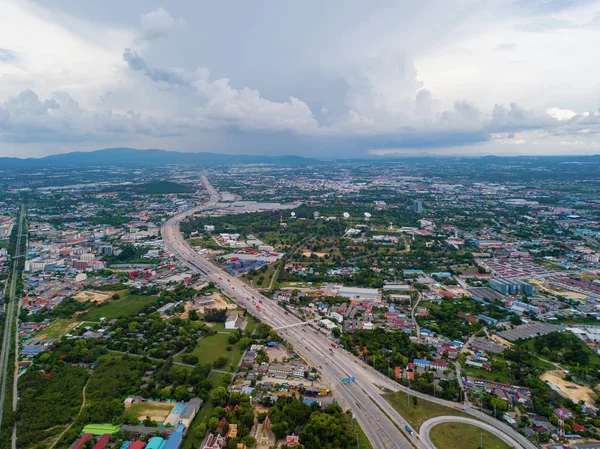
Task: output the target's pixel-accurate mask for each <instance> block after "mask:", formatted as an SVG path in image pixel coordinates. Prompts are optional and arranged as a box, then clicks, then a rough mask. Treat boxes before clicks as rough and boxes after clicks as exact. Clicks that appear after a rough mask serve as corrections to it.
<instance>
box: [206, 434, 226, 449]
mask: <svg viewBox="0 0 600 449" xmlns="http://www.w3.org/2000/svg"><path fill="white" fill-rule="evenodd" d="M225 446H227V440H226V439H225V438H224V437H222V436H221V435H214V434H212V433H211V434H209V435H208V438H206V443H205V444H204V447H203V448H202V449H223V448H224V447H225Z"/></svg>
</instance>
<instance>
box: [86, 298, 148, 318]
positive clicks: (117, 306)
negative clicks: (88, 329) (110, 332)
mask: <svg viewBox="0 0 600 449" xmlns="http://www.w3.org/2000/svg"><path fill="white" fill-rule="evenodd" d="M157 300H158V297H157V296H143V295H125V296H123V297H122V298H119V299H111V300H110V301H107V302H104V303H103V304H101V305H99V306H97V307H94V308H92V309H91V310H90V311H89V312H88V313H85V314H83V315H81V316H80V320H82V321H84V320H85V321H98V320H99V319H100V318H103V317H104V318H106V319H109V320H110V319H113V318H120V317H124V316H131V315H137V314H138V313H139V312H140V311H141V310H142V309H143V308H144V307H146V306H149V305H150V304H153V303H155V302H156V301H157Z"/></svg>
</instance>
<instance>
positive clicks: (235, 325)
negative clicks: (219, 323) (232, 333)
mask: <svg viewBox="0 0 600 449" xmlns="http://www.w3.org/2000/svg"><path fill="white" fill-rule="evenodd" d="M241 325H242V318H241V317H240V316H239V314H238V313H237V312H229V314H228V315H227V321H225V329H229V330H233V329H239V328H240V327H241Z"/></svg>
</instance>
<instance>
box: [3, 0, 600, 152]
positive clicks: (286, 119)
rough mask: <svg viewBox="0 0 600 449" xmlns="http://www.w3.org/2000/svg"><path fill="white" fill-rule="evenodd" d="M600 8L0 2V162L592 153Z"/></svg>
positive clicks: (494, 0)
mask: <svg viewBox="0 0 600 449" xmlns="http://www.w3.org/2000/svg"><path fill="white" fill-rule="evenodd" d="M598 42H600V1H591V0H516V1H515V0H481V1H480V0H452V1H450V2H449V1H448V0H421V1H419V2H414V1H408V0H389V1H388V0H374V1H371V2H365V1H362V0H344V1H343V2H323V1H316V0H315V1H313V0H304V1H302V2H282V1H281V0H261V1H259V2H248V1H245V0H232V1H229V2H214V1H210V2H209V1H198V0H171V1H169V2H164V1H159V2H157V1H153V0H128V1H126V2H123V1H115V0H103V1H102V2H91V1H80V0H2V1H1V2H0V156H10V157H41V156H45V155H48V154H54V153H65V152H70V151H90V150H95V149H100V148H107V147H134V148H162V149H167V150H178V151H190V152H191V151H194V152H199V151H208V152H217V153H232V154H267V155H280V154H296V155H301V156H310V157H321V158H340V157H366V156H368V157H382V156H391V155H426V154H432V155H433V154H437V155H443V154H448V155H454V154H459V155H487V154H497V155H526V154H540V155H541V154H598V153H600V109H599V106H600V76H598V73H600V54H599V53H598V52H597V51H596V47H597V43H598Z"/></svg>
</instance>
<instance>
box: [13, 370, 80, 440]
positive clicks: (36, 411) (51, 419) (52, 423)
mask: <svg viewBox="0 0 600 449" xmlns="http://www.w3.org/2000/svg"><path fill="white" fill-rule="evenodd" d="M87 378H88V371H87V370H86V369H85V368H81V367H79V366H75V365H69V364H66V363H57V364H53V365H46V367H45V369H31V370H28V371H26V372H25V374H23V376H21V378H20V379H19V393H20V400H19V402H18V407H17V423H18V424H17V436H18V440H17V446H18V447H19V448H22V447H31V446H34V445H35V444H37V443H38V442H40V441H42V440H44V439H46V438H48V437H49V436H50V435H52V434H53V433H56V431H61V430H62V429H61V427H60V426H63V425H67V424H69V423H70V422H71V421H73V419H75V416H76V415H77V413H78V411H79V408H80V407H81V403H82V393H81V392H82V390H83V386H84V385H85V383H86V380H87ZM50 429H55V432H52V430H50Z"/></svg>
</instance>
